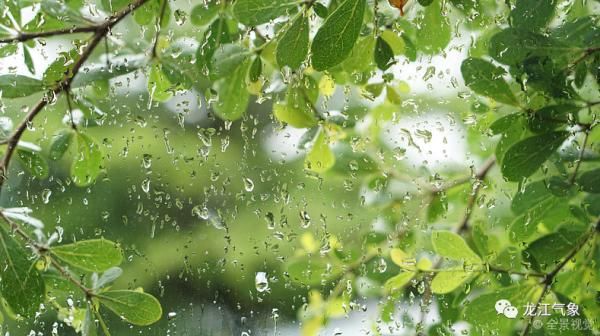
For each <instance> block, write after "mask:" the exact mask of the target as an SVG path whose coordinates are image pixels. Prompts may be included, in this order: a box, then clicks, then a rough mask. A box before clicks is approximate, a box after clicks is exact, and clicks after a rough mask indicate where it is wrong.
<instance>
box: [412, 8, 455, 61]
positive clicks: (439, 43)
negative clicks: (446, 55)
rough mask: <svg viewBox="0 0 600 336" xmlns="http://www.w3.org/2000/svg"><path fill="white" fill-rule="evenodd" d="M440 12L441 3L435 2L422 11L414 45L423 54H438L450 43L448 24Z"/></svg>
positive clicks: (446, 18)
mask: <svg viewBox="0 0 600 336" xmlns="http://www.w3.org/2000/svg"><path fill="white" fill-rule="evenodd" d="M442 11H443V10H442V1H435V2H434V3H432V4H431V5H430V6H427V7H425V10H424V11H423V16H422V20H421V25H420V27H419V29H417V31H416V41H417V42H416V45H417V48H418V49H419V50H421V51H422V52H423V53H425V54H428V55H432V54H435V53H439V52H441V51H442V50H444V48H446V46H447V45H448V43H450V39H451V28H450V23H449V22H448V17H447V16H445V15H442Z"/></svg>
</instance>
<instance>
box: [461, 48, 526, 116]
mask: <svg viewBox="0 0 600 336" xmlns="http://www.w3.org/2000/svg"><path fill="white" fill-rule="evenodd" d="M460 69H461V72H462V75H463V78H464V80H465V84H466V85H467V86H468V87H469V88H471V90H473V91H475V92H476V93H478V94H481V95H484V96H487V97H490V98H492V99H494V100H497V101H499V102H501V103H505V104H509V105H518V102H517V98H516V97H515V96H514V94H513V93H512V91H511V90H510V87H509V86H508V84H507V83H506V81H505V80H504V78H502V76H503V75H504V74H505V71H504V70H503V69H502V68H499V67H496V66H494V65H492V64H491V63H490V62H487V61H485V60H483V59H480V58H468V59H466V60H465V61H463V63H462V66H461V68H460Z"/></svg>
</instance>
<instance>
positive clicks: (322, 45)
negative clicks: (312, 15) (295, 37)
mask: <svg viewBox="0 0 600 336" xmlns="http://www.w3.org/2000/svg"><path fill="white" fill-rule="evenodd" d="M365 7H366V1H365V0H345V1H344V2H343V3H342V4H341V5H340V6H339V7H338V8H337V9H336V10H335V11H334V12H333V13H331V15H329V17H327V20H326V21H325V22H324V23H323V25H322V26H321V28H319V30H318V31H317V35H315V38H314V39H313V43H312V47H311V51H312V65H313V67H314V68H315V69H316V70H319V71H322V70H326V69H329V68H331V67H333V66H336V65H338V64H340V63H341V62H342V61H344V60H345V59H346V58H347V57H348V55H349V54H350V52H351V51H352V48H353V47H354V43H356V40H357V39H358V35H359V33H360V29H361V27H362V22H363V16H364V12H365Z"/></svg>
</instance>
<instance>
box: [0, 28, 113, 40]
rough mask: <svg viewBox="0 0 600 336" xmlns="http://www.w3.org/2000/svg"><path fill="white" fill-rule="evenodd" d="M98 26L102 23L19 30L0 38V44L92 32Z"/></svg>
mask: <svg viewBox="0 0 600 336" xmlns="http://www.w3.org/2000/svg"><path fill="white" fill-rule="evenodd" d="M100 26H102V24H100V25H94V26H82V27H70V28H62V29H56V30H48V31H43V32H19V33H18V34H17V35H16V36H11V37H7V38H3V39H0V44H2V43H13V42H26V41H29V40H34V39H37V38H43V37H54V36H60V35H70V34H79V33H93V32H95V31H97V30H98V28H99V27H100Z"/></svg>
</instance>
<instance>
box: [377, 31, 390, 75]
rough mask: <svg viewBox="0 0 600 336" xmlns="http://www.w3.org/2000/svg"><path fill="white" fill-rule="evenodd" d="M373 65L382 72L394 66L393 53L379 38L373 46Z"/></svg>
mask: <svg viewBox="0 0 600 336" xmlns="http://www.w3.org/2000/svg"><path fill="white" fill-rule="evenodd" d="M375 64H377V67H378V68H379V69H380V70H384V71H385V70H387V69H389V68H390V67H391V66H392V65H393V64H394V51H393V50H392V47H390V45H389V44H388V43H387V42H386V41H385V40H384V39H383V38H382V37H381V36H379V37H377V42H376V44H375Z"/></svg>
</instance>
